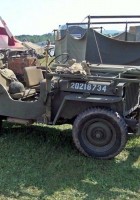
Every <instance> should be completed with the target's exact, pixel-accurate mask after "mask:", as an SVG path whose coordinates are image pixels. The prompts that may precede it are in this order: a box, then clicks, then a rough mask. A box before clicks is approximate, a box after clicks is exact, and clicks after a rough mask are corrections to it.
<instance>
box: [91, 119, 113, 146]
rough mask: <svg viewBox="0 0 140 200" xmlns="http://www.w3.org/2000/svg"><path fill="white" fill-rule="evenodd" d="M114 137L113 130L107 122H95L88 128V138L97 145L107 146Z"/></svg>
mask: <svg viewBox="0 0 140 200" xmlns="http://www.w3.org/2000/svg"><path fill="white" fill-rule="evenodd" d="M111 138H112V132H111V130H110V128H109V127H108V126H107V124H105V123H102V122H95V123H93V124H91V125H90V126H89V127H88V129H87V139H88V141H89V142H90V143H91V144H93V145H95V146H105V145H107V144H108V143H109V142H110V140H111Z"/></svg>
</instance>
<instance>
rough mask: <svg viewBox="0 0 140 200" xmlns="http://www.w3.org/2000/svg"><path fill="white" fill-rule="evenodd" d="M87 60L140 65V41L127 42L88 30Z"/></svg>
mask: <svg viewBox="0 0 140 200" xmlns="http://www.w3.org/2000/svg"><path fill="white" fill-rule="evenodd" d="M87 38H88V39H87V46H86V61H88V62H90V63H103V64H118V65H121V64H123V65H140V53H139V51H140V42H125V41H119V40H115V39H112V38H109V37H106V36H104V35H102V34H100V33H98V32H96V31H94V30H92V29H89V31H88V37H87Z"/></svg>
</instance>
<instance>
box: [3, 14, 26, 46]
mask: <svg viewBox="0 0 140 200" xmlns="http://www.w3.org/2000/svg"><path fill="white" fill-rule="evenodd" d="M7 48H10V49H12V48H16V49H18V48H20V49H24V46H23V45H22V43H21V42H20V41H18V40H16V39H15V37H14V36H13V35H12V33H11V32H10V30H9V29H8V27H7V25H6V23H5V21H4V20H3V19H2V18H1V17H0V49H7Z"/></svg>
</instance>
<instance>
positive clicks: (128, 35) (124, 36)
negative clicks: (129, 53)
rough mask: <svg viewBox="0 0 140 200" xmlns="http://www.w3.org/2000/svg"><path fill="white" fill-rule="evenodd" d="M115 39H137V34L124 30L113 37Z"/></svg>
mask: <svg viewBox="0 0 140 200" xmlns="http://www.w3.org/2000/svg"><path fill="white" fill-rule="evenodd" d="M112 38H113V39H116V40H122V41H133V42H134V41H136V34H133V33H129V32H127V33H126V32H122V33H120V34H118V35H116V36H113V37H112Z"/></svg>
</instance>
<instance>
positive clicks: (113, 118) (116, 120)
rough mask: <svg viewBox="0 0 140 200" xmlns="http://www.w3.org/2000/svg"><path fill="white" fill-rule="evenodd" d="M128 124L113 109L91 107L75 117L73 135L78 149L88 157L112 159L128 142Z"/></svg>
mask: <svg viewBox="0 0 140 200" xmlns="http://www.w3.org/2000/svg"><path fill="white" fill-rule="evenodd" d="M127 135H128V134H127V126H126V123H125V121H124V120H123V118H122V117H121V116H120V115H119V114H118V113H116V112H113V111H112V110H107V109H104V108H91V109H88V110H86V111H84V112H83V113H81V114H80V115H78V117H77V118H76V119H75V121H74V124H73V130H72V136H73V141H74V143H75V145H76V147H77V149H78V150H79V151H80V152H81V153H82V154H84V155H85V156H88V157H93V158H97V159H111V158H114V157H115V156H116V155H118V154H119V153H120V152H121V151H122V149H123V148H124V146H125V144H126V142H127Z"/></svg>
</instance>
